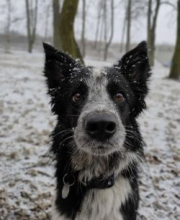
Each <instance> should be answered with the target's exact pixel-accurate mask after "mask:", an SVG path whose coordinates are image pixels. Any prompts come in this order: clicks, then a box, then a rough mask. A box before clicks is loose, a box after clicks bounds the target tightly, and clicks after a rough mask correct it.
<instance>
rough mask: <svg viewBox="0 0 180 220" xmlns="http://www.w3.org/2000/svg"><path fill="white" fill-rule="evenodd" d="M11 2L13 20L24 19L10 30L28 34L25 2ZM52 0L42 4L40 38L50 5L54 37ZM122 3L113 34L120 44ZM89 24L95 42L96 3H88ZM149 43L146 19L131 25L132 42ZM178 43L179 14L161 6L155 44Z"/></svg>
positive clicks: (1, 6)
mask: <svg viewBox="0 0 180 220" xmlns="http://www.w3.org/2000/svg"><path fill="white" fill-rule="evenodd" d="M11 1H12V4H13V7H12V20H13V19H14V18H17V17H20V18H23V19H22V20H20V21H19V22H16V23H14V24H12V26H11V30H15V31H17V32H20V33H22V34H26V19H25V0H16V1H13V0H11ZM51 1H52V0H43V1H39V13H38V28H37V31H38V34H40V35H44V32H45V19H46V13H45V12H46V10H47V5H48V4H49V7H48V10H49V12H50V19H49V26H48V27H49V29H48V30H49V31H48V32H49V35H51V34H52V25H51V24H52V7H51ZM176 1H177V0H171V1H170V2H172V3H175V4H176ZM119 2H120V0H115V6H116V7H115V32H114V38H113V41H114V42H120V39H121V33H122V26H123V19H124V5H123V4H119ZM87 4H88V6H87V13H88V18H87V23H86V38H88V39H90V40H94V36H95V27H96V20H97V0H96V1H95V0H89V1H88V0H87ZM0 14H1V17H0V32H4V30H5V25H6V20H7V11H6V0H0ZM81 22H82V20H81V0H80V5H79V10H78V16H77V18H76V25H75V32H76V36H77V37H79V36H80V32H81ZM145 39H146V17H145V16H141V17H140V18H139V19H138V21H133V22H132V30H131V41H132V42H136V43H138V42H139V41H141V40H145ZM175 39H176V11H175V10H173V8H172V7H171V6H167V5H162V7H161V8H160V11H159V17H158V23H157V32H156V42H157V43H158V44H164V43H167V44H174V43H175Z"/></svg>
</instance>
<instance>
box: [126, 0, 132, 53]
mask: <svg viewBox="0 0 180 220" xmlns="http://www.w3.org/2000/svg"><path fill="white" fill-rule="evenodd" d="M131 4H132V0H128V6H127V40H126V52H127V51H129V50H130V38H131Z"/></svg>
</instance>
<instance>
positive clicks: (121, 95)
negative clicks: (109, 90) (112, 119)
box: [114, 92, 125, 102]
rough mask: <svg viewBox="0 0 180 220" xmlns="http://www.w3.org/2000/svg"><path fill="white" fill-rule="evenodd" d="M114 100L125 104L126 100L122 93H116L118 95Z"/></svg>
mask: <svg viewBox="0 0 180 220" xmlns="http://www.w3.org/2000/svg"><path fill="white" fill-rule="evenodd" d="M114 99H115V101H116V102H123V101H124V100H125V98H124V96H123V94H122V93H120V92H118V93H116V95H115V96H114Z"/></svg>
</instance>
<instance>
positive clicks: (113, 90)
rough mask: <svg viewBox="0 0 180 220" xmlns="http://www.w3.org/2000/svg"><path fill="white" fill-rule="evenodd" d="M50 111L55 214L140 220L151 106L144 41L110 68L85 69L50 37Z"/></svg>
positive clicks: (57, 219) (62, 219)
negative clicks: (142, 124) (144, 125)
mask: <svg viewBox="0 0 180 220" xmlns="http://www.w3.org/2000/svg"><path fill="white" fill-rule="evenodd" d="M44 50H45V68H44V73H45V77H46V79H47V85H48V93H49V95H50V97H51V104H52V112H53V113H54V114H56V115H57V125H56V127H55V129H54V131H53V133H52V139H53V142H52V146H51V151H52V152H53V154H54V156H55V161H56V165H55V169H56V173H55V176H56V179H57V187H56V191H57V192H56V198H55V204H54V211H53V214H52V219H53V220H135V219H136V214H137V209H138V201H139V194H138V164H140V163H141V162H142V161H143V159H144V153H143V140H142V136H141V134H140V131H139V126H138V124H137V121H136V119H137V116H138V115H139V114H140V113H141V112H142V111H143V109H145V108H146V104H145V101H144V99H145V96H146V95H147V93H148V87H147V84H148V79H149V77H150V75H151V74H150V67H149V61H148V56H147V45H146V42H142V43H140V44H139V45H138V46H137V47H136V48H134V49H133V50H131V51H129V52H128V53H126V54H125V55H124V56H123V57H122V59H121V60H120V61H119V62H118V63H117V64H116V65H114V66H112V67H105V68H102V69H99V70H98V69H96V68H93V67H86V66H84V65H82V64H81V63H80V62H79V61H77V60H74V59H73V58H72V57H70V56H69V55H68V54H66V53H63V52H61V51H58V50H56V49H55V48H53V47H52V46H50V45H48V44H45V43H44Z"/></svg>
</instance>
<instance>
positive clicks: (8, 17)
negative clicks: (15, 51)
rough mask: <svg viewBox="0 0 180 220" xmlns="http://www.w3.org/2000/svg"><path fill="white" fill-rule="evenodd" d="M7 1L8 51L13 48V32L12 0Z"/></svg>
mask: <svg viewBox="0 0 180 220" xmlns="http://www.w3.org/2000/svg"><path fill="white" fill-rule="evenodd" d="M6 3H7V24H6V41H7V44H6V52H7V53H9V52H10V48H11V33H10V28H11V0H6Z"/></svg>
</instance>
